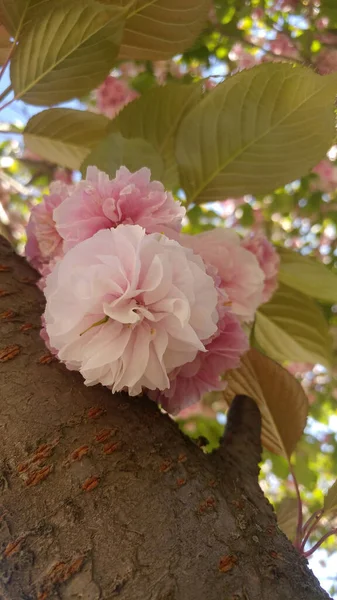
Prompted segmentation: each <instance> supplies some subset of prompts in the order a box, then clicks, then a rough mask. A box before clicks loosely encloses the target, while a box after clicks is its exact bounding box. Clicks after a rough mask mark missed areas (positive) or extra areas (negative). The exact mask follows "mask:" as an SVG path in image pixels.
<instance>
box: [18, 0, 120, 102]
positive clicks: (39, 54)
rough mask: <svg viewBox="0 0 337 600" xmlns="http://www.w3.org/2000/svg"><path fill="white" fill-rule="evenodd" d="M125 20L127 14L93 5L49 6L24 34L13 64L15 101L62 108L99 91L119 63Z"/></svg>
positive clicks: (75, 0) (80, 1)
mask: <svg viewBox="0 0 337 600" xmlns="http://www.w3.org/2000/svg"><path fill="white" fill-rule="evenodd" d="M48 8H49V10H48ZM123 16H125V12H123V9H120V8H117V7H115V8H114V9H112V8H108V7H106V8H105V7H104V6H102V5H101V4H98V3H97V2H93V1H92V2H88V1H86V0H72V1H71V2H61V3H60V4H58V5H57V6H52V8H50V7H48V6H47V5H46V7H45V10H43V11H41V12H39V18H38V19H34V21H33V22H32V23H31V24H30V26H27V28H26V29H25V30H24V32H23V34H22V37H21V38H20V41H19V45H18V47H17V49H16V51H15V53H14V56H13V59H12V64H11V81H12V86H13V89H14V92H15V96H16V98H21V99H22V100H24V101H25V102H28V103H30V104H36V105H48V104H57V103H59V102H64V101H67V100H70V99H71V98H75V97H81V96H83V95H84V94H86V93H88V92H89V91H90V90H91V89H93V88H94V87H96V86H97V85H98V84H99V83H100V82H101V81H102V80H103V79H104V78H105V77H106V76H107V75H108V74H109V72H110V70H111V68H112V66H113V64H114V60H115V58H116V55H117V52H118V47H119V43H120V39H121V35H122V28H123V24H124V20H123Z"/></svg>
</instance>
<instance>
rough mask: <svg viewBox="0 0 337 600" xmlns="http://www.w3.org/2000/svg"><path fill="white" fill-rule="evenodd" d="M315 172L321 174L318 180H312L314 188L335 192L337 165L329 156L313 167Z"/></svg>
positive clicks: (336, 186)
mask: <svg viewBox="0 0 337 600" xmlns="http://www.w3.org/2000/svg"><path fill="white" fill-rule="evenodd" d="M312 172H313V173H316V175H318V176H319V179H318V180H317V181H312V182H311V188H312V189H313V190H315V189H319V190H321V191H322V192H328V193H329V192H334V191H335V190H336V188H337V167H336V166H335V165H334V164H333V163H332V162H331V161H330V160H328V159H327V158H325V159H324V160H321V162H319V163H318V165H316V167H314V168H313V169H312Z"/></svg>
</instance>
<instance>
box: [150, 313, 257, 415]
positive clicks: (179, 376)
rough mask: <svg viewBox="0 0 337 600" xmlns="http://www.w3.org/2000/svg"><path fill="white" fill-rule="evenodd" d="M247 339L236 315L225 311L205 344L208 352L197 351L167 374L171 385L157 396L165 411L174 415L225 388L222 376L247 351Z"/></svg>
mask: <svg viewBox="0 0 337 600" xmlns="http://www.w3.org/2000/svg"><path fill="white" fill-rule="evenodd" d="M248 347H249V344H248V339H247V336H246V334H245V333H244V331H243V330H242V327H241V325H240V322H239V320H238V318H237V317H235V316H234V315H233V314H231V313H230V312H226V313H225V314H224V315H223V317H222V319H221V320H220V322H219V323H218V331H217V333H216V335H215V336H214V338H213V339H212V340H211V341H210V342H209V343H208V344H206V350H207V352H206V353H205V352H198V354H197V356H196V357H195V359H194V360H193V361H192V362H190V363H187V364H185V365H183V366H182V367H179V368H177V369H175V371H173V372H172V374H171V375H170V377H169V378H170V387H169V389H167V390H164V391H163V392H162V393H161V394H159V396H157V398H156V399H157V402H159V403H160V404H161V405H162V406H163V408H165V410H167V412H169V413H171V414H177V413H179V412H180V411H182V410H183V409H185V408H187V407H188V406H191V405H192V404H195V403H197V402H199V401H200V399H201V398H202V396H203V395H204V394H206V393H208V392H211V391H216V390H224V389H225V387H226V382H224V381H223V380H222V379H221V376H222V375H223V374H224V373H225V372H226V371H228V370H229V369H235V368H237V367H238V366H239V365H240V357H241V356H242V355H243V354H244V353H245V352H246V351H247V350H248Z"/></svg>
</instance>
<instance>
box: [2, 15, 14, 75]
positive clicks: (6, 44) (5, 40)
mask: <svg viewBox="0 0 337 600" xmlns="http://www.w3.org/2000/svg"><path fill="white" fill-rule="evenodd" d="M11 45H12V42H11V41H10V39H9V34H8V31H6V29H5V28H4V27H3V26H2V25H0V65H3V64H4V62H5V61H6V59H7V57H8V54H9V51H10V48H11Z"/></svg>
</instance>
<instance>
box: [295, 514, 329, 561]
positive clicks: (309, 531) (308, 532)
mask: <svg viewBox="0 0 337 600" xmlns="http://www.w3.org/2000/svg"><path fill="white" fill-rule="evenodd" d="M323 513H324V511H323V509H321V510H320V511H316V513H314V514H313V515H312V516H313V517H314V520H313V522H312V523H311V525H310V526H309V521H310V519H309V521H308V522H307V524H306V534H305V536H304V538H303V540H302V544H301V547H300V551H301V552H302V554H304V556H305V554H306V553H305V551H304V548H305V545H306V543H307V541H308V539H309V537H310V536H311V534H312V532H313V531H314V530H315V529H316V527H317V525H318V523H319V521H320V520H321V518H322V516H323Z"/></svg>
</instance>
